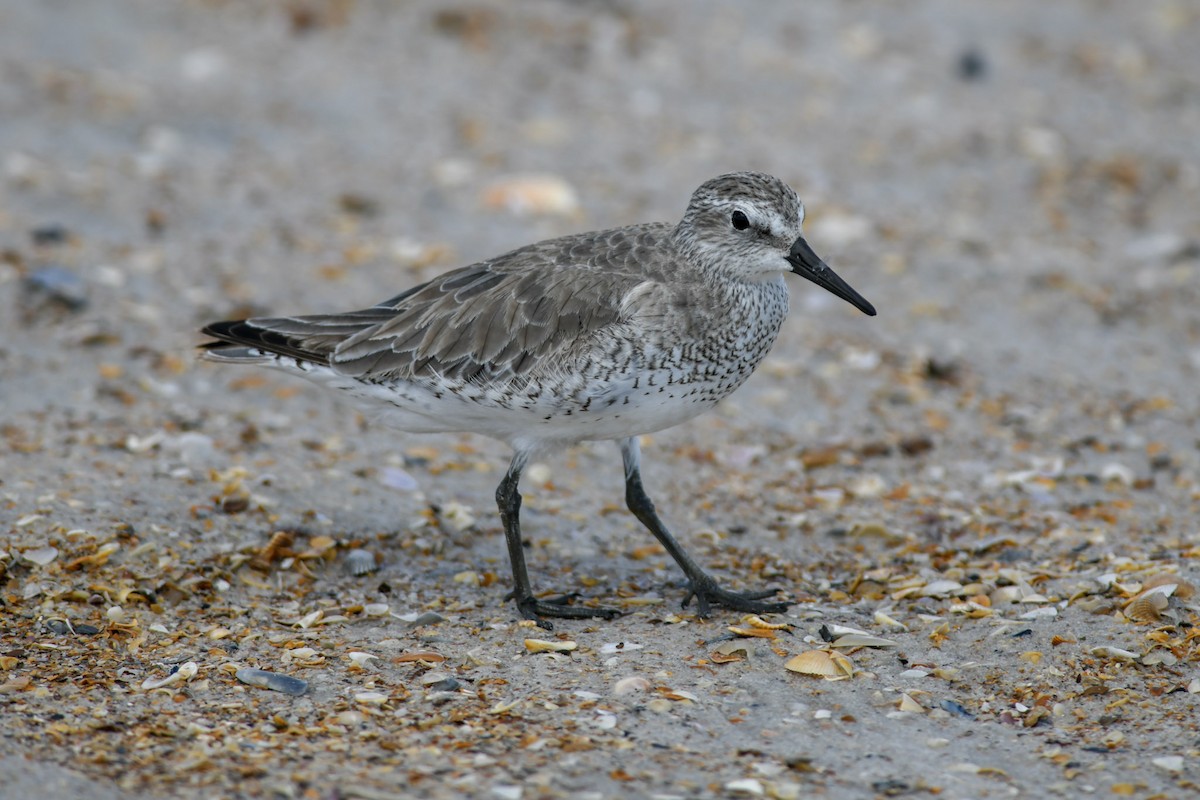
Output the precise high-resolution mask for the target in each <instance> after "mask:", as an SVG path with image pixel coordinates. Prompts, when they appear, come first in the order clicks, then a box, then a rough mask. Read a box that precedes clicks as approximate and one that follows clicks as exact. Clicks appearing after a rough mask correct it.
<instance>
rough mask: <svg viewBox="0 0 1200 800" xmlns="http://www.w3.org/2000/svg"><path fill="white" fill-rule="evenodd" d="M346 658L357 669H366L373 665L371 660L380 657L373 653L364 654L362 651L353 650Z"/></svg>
mask: <svg viewBox="0 0 1200 800" xmlns="http://www.w3.org/2000/svg"><path fill="white" fill-rule="evenodd" d="M346 657H347V658H349V659H350V663H352V664H353V665H354V666H356V667H365V666H367V665H368V664H370V663H371V659H376V660H378V659H379V656H377V655H374V654H373V653H364V652H362V651H361V650H351V651H350V652H349V653H347V654H346Z"/></svg>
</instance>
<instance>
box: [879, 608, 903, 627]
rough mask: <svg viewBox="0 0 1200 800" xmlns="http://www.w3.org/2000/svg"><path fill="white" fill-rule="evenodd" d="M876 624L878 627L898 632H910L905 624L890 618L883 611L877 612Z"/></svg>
mask: <svg viewBox="0 0 1200 800" xmlns="http://www.w3.org/2000/svg"><path fill="white" fill-rule="evenodd" d="M875 623H876V624H877V625H883V626H884V627H887V628H896V629H897V630H902V631H906V630H908V626H907V625H905V624H904V623H903V622H900V621H899V620H896V619H893V618H892V617H889V616H888V615H887V614H885V613H884V612H882V611H876V612H875Z"/></svg>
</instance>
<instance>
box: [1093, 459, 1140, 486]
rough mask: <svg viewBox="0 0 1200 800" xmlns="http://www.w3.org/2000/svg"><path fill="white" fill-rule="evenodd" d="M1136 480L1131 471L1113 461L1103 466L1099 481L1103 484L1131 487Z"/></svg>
mask: <svg viewBox="0 0 1200 800" xmlns="http://www.w3.org/2000/svg"><path fill="white" fill-rule="evenodd" d="M1136 479H1137V475H1135V474H1134V472H1133V470H1132V469H1130V468H1129V467H1127V466H1125V465H1124V464H1118V463H1117V462H1115V461H1114V462H1111V463H1109V464H1105V465H1104V467H1103V468H1102V469H1101V470H1100V480H1102V481H1104V482H1105V483H1110V482H1115V483H1120V484H1123V485H1125V486H1132V485H1133V482H1134V481H1135V480H1136Z"/></svg>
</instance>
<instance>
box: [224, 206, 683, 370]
mask: <svg viewBox="0 0 1200 800" xmlns="http://www.w3.org/2000/svg"><path fill="white" fill-rule="evenodd" d="M668 235H669V227H668V226H666V225H661V224H655V225H645V226H639V227H637V228H632V229H630V228H624V229H617V230H613V231H600V232H597V233H593V234H586V235H580V236H570V237H565V238H562V239H552V240H548V241H545V242H539V243H538V244H534V245H529V246H528V247H524V248H521V249H519V250H515V251H513V252H511V253H507V254H505V255H503V256H500V257H498V258H495V259H491V260H489V261H483V262H480V263H478V264H473V265H471V266H467V267H462V268H460V269H456V270H452V271H450V272H447V273H445V274H443V275H441V276H439V277H437V278H435V279H434V280H432V281H429V282H428V283H425V284H421V285H419V286H415V287H413V288H411V289H409V290H408V291H406V292H404V293H402V294H399V295H397V296H395V297H392V298H390V299H388V300H385V301H384V302H382V303H380V304H378V305H376V306H372V307H371V308H368V309H363V310H360V311H353V312H348V313H345V314H328V315H314V316H302V317H283V318H274V319H250V320H246V321H245V322H241V323H231V324H229V325H231V326H232V327H231V328H226V329H224V330H222V329H219V328H218V327H217V326H210V328H209V329H207V331H206V332H208V333H210V334H211V335H214V336H217V337H218V338H220V339H222V340H223V341H225V342H231V343H233V344H238V345H246V344H253V343H257V345H258V346H260V347H263V348H264V349H269V350H272V351H273V352H278V353H281V354H283V355H288V356H292V357H298V358H302V359H305V360H310V361H318V362H320V363H324V364H328V365H330V366H332V367H333V368H334V369H336V370H337V371H339V372H341V373H343V374H346V375H349V376H352V377H357V378H361V379H364V380H369V381H378V382H387V381H390V380H407V379H413V378H433V377H439V378H444V379H449V380H452V381H461V382H467V381H475V380H488V381H505V380H519V379H521V378H522V377H524V376H526V375H528V374H529V372H530V371H531V370H533V369H534V368H535V367H537V366H538V365H539V364H540V365H541V366H542V368H545V366H546V364H547V363H548V362H550V361H554V360H560V359H561V358H563V357H565V356H566V355H567V354H568V351H569V349H570V348H571V346H572V345H573V344H575V343H578V342H581V341H582V340H584V339H586V338H587V337H588V336H589V335H591V334H593V333H596V332H597V331H600V330H601V329H603V328H605V326H609V325H613V324H614V323H618V322H620V321H622V319H624V318H627V317H628V315H629V314H630V306H629V304H628V303H624V301H625V300H626V298H627V296H629V295H631V293H633V294H634V295H639V296H640V295H643V294H645V288H644V286H645V285H646V284H647V283H648V282H649V283H654V284H657V283H658V281H659V279H661V275H659V274H658V273H657V269H656V267H655V264H656V263H658V262H661V261H662V253H663V252H664V249H663V248H664V245H665V243H666V239H667V237H668ZM666 252H670V251H669V249H668V250H667V251H666ZM656 256H657V257H656ZM639 287H641V288H639ZM635 289H638V291H637V292H634V290H635ZM623 303H624V305H623ZM219 325H221V323H218V326H219ZM250 340H253V341H250Z"/></svg>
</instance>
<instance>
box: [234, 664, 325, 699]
mask: <svg viewBox="0 0 1200 800" xmlns="http://www.w3.org/2000/svg"><path fill="white" fill-rule="evenodd" d="M234 677H235V678H237V679H238V680H239V681H240V682H241V683H244V684H246V685H247V686H257V687H259V688H261V689H270V690H271V691H273V692H283V693H284V694H290V695H293V696H295V697H299V696H300V695H302V694H304V693H305V692H307V691H308V681H305V680H301V679H300V678H293V677H292V676H291V675H280V674H279V673H278V672H268V671H267V670H265V669H254V668H253V667H243V668H241V669H239V670H238V671H237V672H236V673H234Z"/></svg>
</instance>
